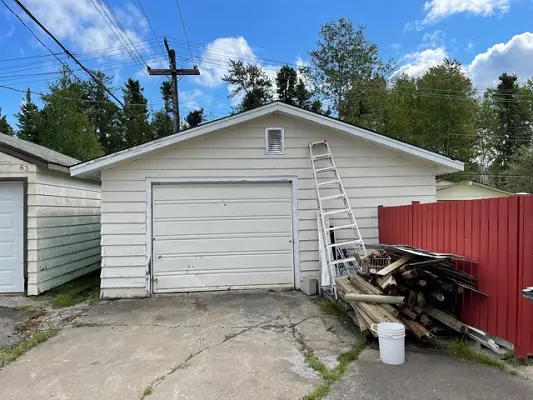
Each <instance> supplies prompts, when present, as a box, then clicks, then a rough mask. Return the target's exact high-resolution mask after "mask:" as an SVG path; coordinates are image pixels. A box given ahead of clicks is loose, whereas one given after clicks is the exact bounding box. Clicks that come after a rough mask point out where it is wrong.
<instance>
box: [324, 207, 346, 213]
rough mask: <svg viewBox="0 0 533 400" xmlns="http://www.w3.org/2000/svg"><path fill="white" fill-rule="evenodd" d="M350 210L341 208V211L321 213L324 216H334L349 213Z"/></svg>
mask: <svg viewBox="0 0 533 400" xmlns="http://www.w3.org/2000/svg"><path fill="white" fill-rule="evenodd" d="M350 212H351V210H350V209H349V208H343V209H342V210H333V211H326V212H325V213H323V214H324V215H334V214H342V213H350Z"/></svg>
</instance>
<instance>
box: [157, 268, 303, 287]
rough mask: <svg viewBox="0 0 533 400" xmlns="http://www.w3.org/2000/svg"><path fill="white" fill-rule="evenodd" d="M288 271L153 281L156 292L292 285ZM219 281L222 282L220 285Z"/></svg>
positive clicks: (239, 273) (195, 276) (233, 273)
mask: <svg viewBox="0 0 533 400" xmlns="http://www.w3.org/2000/svg"><path fill="white" fill-rule="evenodd" d="M292 279H293V278H292V271H290V272H279V271H271V272H261V273H258V272H257V271H253V272H251V273H246V272H232V273H231V274H230V273H228V272H226V271H225V272H221V273H218V274H212V275H181V276H180V275H173V276H167V277H161V278H158V279H157V280H156V281H155V282H154V291H156V292H184V291H185V292H189V291H203V290H220V289H224V290H228V289H247V288H253V287H263V286H286V287H292V283H287V282H292ZM221 282H224V284H223V285H221ZM280 282H281V283H280Z"/></svg>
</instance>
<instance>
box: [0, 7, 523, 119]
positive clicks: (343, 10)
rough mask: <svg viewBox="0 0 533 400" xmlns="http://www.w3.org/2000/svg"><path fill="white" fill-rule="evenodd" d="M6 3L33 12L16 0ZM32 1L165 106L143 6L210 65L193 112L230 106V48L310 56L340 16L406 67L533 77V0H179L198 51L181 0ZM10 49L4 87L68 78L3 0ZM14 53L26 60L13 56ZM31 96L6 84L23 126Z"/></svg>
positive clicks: (271, 68)
mask: <svg viewBox="0 0 533 400" xmlns="http://www.w3.org/2000/svg"><path fill="white" fill-rule="evenodd" d="M5 1H6V3H7V4H8V5H9V6H10V7H12V8H13V10H14V11H15V12H16V13H18V14H19V15H21V16H22V15H23V13H22V12H21V10H20V9H19V8H18V7H17V6H16V5H15V4H14V3H13V2H12V0H5ZM22 2H23V3H24V4H25V5H26V6H27V7H28V9H30V10H31V11H32V12H33V13H34V14H35V15H36V16H37V17H38V18H39V19H40V20H41V21H42V22H43V23H44V24H45V25H46V26H47V27H48V28H49V29H50V31H51V32H52V33H54V34H55V35H56V36H57V37H58V38H59V39H60V40H61V41H62V42H63V43H64V44H65V45H66V46H67V47H68V48H69V49H70V50H71V51H73V52H75V53H77V54H79V57H80V59H81V60H82V62H83V63H84V64H85V65H86V66H88V67H91V68H100V69H104V70H105V71H106V72H107V73H108V74H110V75H113V76H114V78H115V80H114V82H115V85H116V86H117V87H118V86H120V85H121V84H122V82H123V81H124V79H127V78H128V77H130V76H133V77H135V78H138V79H140V80H141V83H142V85H143V86H144V88H145V94H146V96H147V97H148V99H149V101H150V105H151V107H152V108H153V109H154V110H156V109H159V108H160V107H161V98H160V95H159V91H158V88H159V85H160V84H161V81H162V78H160V77H153V78H152V79H149V78H148V77H147V76H146V75H145V74H144V73H143V72H142V70H143V68H141V67H142V66H143V65H144V64H145V63H148V64H149V65H152V66H154V67H159V68H162V67H165V61H164V54H163V52H162V50H161V49H160V47H159V44H158V42H157V40H156V39H155V38H154V34H153V32H152V30H151V29H150V26H149V24H148V22H147V20H146V18H145V16H144V14H143V12H142V10H141V7H140V5H142V7H143V8H144V11H145V12H146V14H147V16H148V19H149V21H150V23H151V25H152V26H153V29H154V31H155V34H156V36H157V37H158V38H159V39H161V38H162V37H164V36H167V37H168V38H169V40H170V43H171V46H172V47H174V48H175V49H176V52H177V57H178V64H179V65H181V66H183V67H191V66H192V64H193V63H195V64H198V65H199V67H200V70H201V72H202V75H201V76H200V77H184V78H183V79H182V80H181V81H180V103H181V106H180V107H181V112H182V115H185V114H186V112H187V111H188V110H189V109H192V108H195V107H204V108H205V112H206V113H207V115H208V116H210V117H211V118H215V117H221V116H224V115H226V114H227V113H228V112H229V109H230V106H231V100H229V99H228V98H227V95H228V88H227V86H226V85H225V84H224V83H223V82H221V81H220V77H221V76H222V75H223V74H224V72H225V70H226V65H227V61H228V59H229V58H237V59H239V58H240V59H243V60H245V61H252V62H254V63H258V64H259V65H261V66H262V67H263V68H264V69H265V70H266V71H267V73H269V74H270V75H274V74H275V72H276V69H277V68H279V67H280V66H281V65H282V64H283V63H289V64H294V65H300V64H306V63H307V61H308V55H307V52H308V51H309V50H311V49H313V48H314V46H315V43H316V41H317V38H318V32H319V29H320V26H321V25H322V24H324V23H326V22H328V21H331V20H335V19H338V18H340V17H344V18H348V19H351V20H352V21H353V22H354V23H356V24H363V25H366V27H367V29H366V35H367V37H368V38H369V39H370V40H372V41H374V42H375V43H377V44H378V46H379V48H380V52H381V55H382V57H383V58H385V59H389V58H392V59H394V60H395V62H396V64H397V66H398V68H397V69H398V72H404V73H407V74H410V75H413V76H416V75H419V74H422V73H423V72H424V71H426V70H427V69H428V68H429V67H430V66H432V65H435V64H437V63H438V62H439V61H440V60H442V58H443V57H445V56H449V57H454V58H457V59H458V60H459V61H461V62H462V63H463V64H464V66H465V71H466V72H467V73H468V74H469V75H470V76H471V77H472V79H473V81H474V83H475V85H476V86H477V87H478V88H480V89H483V88H485V87H487V86H490V85H492V84H493V83H494V82H495V81H496V79H497V77H498V75H499V74H500V73H501V72H504V71H507V72H513V73H516V74H518V75H519V76H520V78H521V79H527V78H530V77H533V33H530V32H533V28H532V25H531V20H532V17H533V1H532V0H475V1H474V0H426V1H424V0H420V1H419V0H408V1H393V0H374V1H355V0H329V1H327V2H324V1H316V0H314V1H286V0H285V1H279V0H275V1H272V0H271V1H268V2H250V1H243V0H240V1H239V0H224V1H220V0H218V1H216V0H195V1H191V0H179V5H180V7H181V11H182V15H183V20H184V23H185V27H186V31H187V35H188V39H189V42H190V50H189V46H188V45H187V42H186V40H185V35H184V31H183V28H182V25H181V22H180V17H179V13H178V7H177V4H176V0H158V1H153V0H151V1H148V0H107V1H105V0H23V1H22ZM106 3H107V4H108V5H109V6H110V7H111V9H112V11H113V12H114V14H115V15H116V17H117V19H118V20H120V22H121V24H122V26H123V28H124V29H125V30H126V32H127V33H128V38H126V37H123V38H122V40H124V41H125V42H126V43H128V45H130V40H131V42H132V43H133V44H135V46H136V51H135V52H132V54H128V52H126V51H124V47H123V44H122V43H121V42H120V41H119V39H118V38H117V36H116V35H115V33H114V32H113V30H112V29H111V28H110V27H109V26H108V25H107V23H106V21H105V20H104V18H103V17H102V14H103V15H106V16H108V19H109V18H110V16H112V14H111V12H110V10H109V9H108V8H106ZM23 19H24V20H25V21H26V23H27V24H28V26H29V27H30V28H31V29H32V30H33V31H34V32H35V33H36V34H37V35H38V36H39V37H40V38H42V39H43V41H44V42H45V43H47V44H48V45H49V46H50V48H51V49H53V50H54V51H59V48H58V47H57V46H56V45H55V44H53V43H52V42H51V41H50V40H49V39H47V38H46V35H45V34H44V33H43V32H41V31H40V30H39V28H37V27H36V26H35V25H34V24H32V23H31V21H29V20H28V19H27V18H23ZM108 22H109V20H108ZM0 49H1V51H0V85H4V86H9V87H11V88H15V89H19V90H25V89H26V88H28V87H29V88H30V89H31V90H32V91H34V92H36V93H37V92H39V91H42V90H44V89H45V88H46V84H47V80H53V79H54V77H56V76H57V75H55V72H56V71H57V69H58V65H59V63H58V62H57V60H55V59H54V58H53V57H52V56H50V55H49V53H48V52H47V50H45V49H44V48H43V47H42V46H41V45H40V44H39V43H38V42H37V41H36V40H35V39H34V38H33V36H32V35H31V33H30V32H29V31H28V30H27V29H26V28H24V26H23V25H22V24H21V23H20V22H19V21H18V20H17V19H16V18H15V17H14V16H13V15H12V14H11V13H10V12H9V11H8V10H7V9H6V8H5V7H4V6H3V5H2V4H0ZM191 53H192V61H191ZM34 56H39V57H38V58H36V57H34ZM13 58H20V59H17V60H12V61H5V60H7V59H13ZM62 58H64V57H62ZM132 58H133V59H135V61H136V62H135V61H134V60H133V59H132ZM73 68H74V67H73ZM77 74H78V75H79V76H80V77H81V76H83V75H84V74H83V72H77ZM116 94H117V95H120V91H117V92H116ZM22 98H23V93H19V92H16V91H12V90H8V89H5V88H0V107H1V108H2V113H3V114H7V115H8V119H9V121H10V122H11V123H12V124H13V125H14V124H15V123H16V120H15V118H14V116H13V114H14V113H16V112H17V111H18V108H19V105H20V103H21V100H22Z"/></svg>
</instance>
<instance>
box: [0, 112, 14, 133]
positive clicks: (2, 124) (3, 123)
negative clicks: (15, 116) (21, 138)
mask: <svg viewBox="0 0 533 400" xmlns="http://www.w3.org/2000/svg"><path fill="white" fill-rule="evenodd" d="M0 133H3V134H4V135H9V136H13V128H11V125H9V122H7V117H6V116H5V115H4V116H2V108H0Z"/></svg>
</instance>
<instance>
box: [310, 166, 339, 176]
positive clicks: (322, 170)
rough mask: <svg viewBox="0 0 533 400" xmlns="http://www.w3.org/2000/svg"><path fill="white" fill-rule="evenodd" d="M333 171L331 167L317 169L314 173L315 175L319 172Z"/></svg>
mask: <svg viewBox="0 0 533 400" xmlns="http://www.w3.org/2000/svg"><path fill="white" fill-rule="evenodd" d="M334 170H335V167H333V166H331V167H326V168H319V169H317V170H316V171H315V173H317V174H318V173H319V172H327V171H334Z"/></svg>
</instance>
